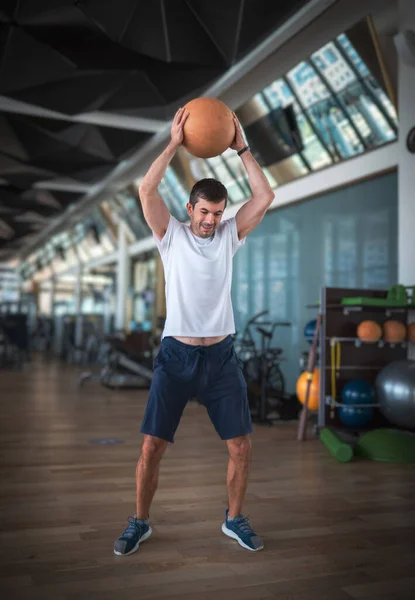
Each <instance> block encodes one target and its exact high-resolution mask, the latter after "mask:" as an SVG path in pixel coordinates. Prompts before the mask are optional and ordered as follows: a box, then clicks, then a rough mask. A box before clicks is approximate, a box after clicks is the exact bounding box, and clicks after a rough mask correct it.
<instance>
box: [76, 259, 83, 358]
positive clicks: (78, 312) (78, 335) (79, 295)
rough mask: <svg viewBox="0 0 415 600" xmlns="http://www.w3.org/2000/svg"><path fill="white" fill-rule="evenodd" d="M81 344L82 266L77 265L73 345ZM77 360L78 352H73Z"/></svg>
mask: <svg viewBox="0 0 415 600" xmlns="http://www.w3.org/2000/svg"><path fill="white" fill-rule="evenodd" d="M81 345H82V267H81V265H78V268H77V271H76V280H75V346H76V347H77V348H79V347H80V346H81ZM75 355H76V360H78V356H77V355H78V352H76V353H75Z"/></svg>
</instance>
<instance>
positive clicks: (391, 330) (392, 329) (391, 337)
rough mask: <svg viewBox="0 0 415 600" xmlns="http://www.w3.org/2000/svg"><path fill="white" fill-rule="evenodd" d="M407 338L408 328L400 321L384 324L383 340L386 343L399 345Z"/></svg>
mask: <svg viewBox="0 0 415 600" xmlns="http://www.w3.org/2000/svg"><path fill="white" fill-rule="evenodd" d="M405 338H406V327H405V325H404V324H403V323H400V322H399V321H394V320H393V319H390V320H389V321H385V323H384V324H383V339H384V340H385V342H390V343H392V344H399V343H400V342H403V340H404V339H405Z"/></svg>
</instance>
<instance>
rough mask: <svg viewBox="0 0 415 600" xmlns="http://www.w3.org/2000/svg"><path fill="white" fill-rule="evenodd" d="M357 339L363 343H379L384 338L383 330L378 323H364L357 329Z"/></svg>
mask: <svg viewBox="0 0 415 600" xmlns="http://www.w3.org/2000/svg"><path fill="white" fill-rule="evenodd" d="M357 337H358V338H359V340H362V342H372V343H373V342H377V341H378V340H380V338H381V337H382V328H381V326H380V325H379V323H376V321H362V322H361V323H359V325H358V327H357Z"/></svg>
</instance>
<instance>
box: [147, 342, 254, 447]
mask: <svg viewBox="0 0 415 600" xmlns="http://www.w3.org/2000/svg"><path fill="white" fill-rule="evenodd" d="M193 397H197V399H198V400H199V402H200V403H201V404H203V405H204V406H205V407H206V409H207V412H208V414H209V417H210V419H211V421H212V423H213V425H214V427H215V429H216V431H217V433H218V434H219V436H220V437H221V438H222V439H223V440H229V439H232V438H235V437H238V436H241V435H248V434H250V433H251V432H252V421H251V415H250V412H249V406H248V398H247V393H246V382H245V379H244V376H243V373H242V363H241V361H240V360H239V359H238V357H237V356H236V353H235V349H234V346H233V340H232V338H231V336H228V337H227V338H225V339H224V340H222V341H221V342H219V343H218V344H213V345H212V346H189V345H187V344H183V343H182V342H179V341H178V340H176V339H175V338H173V337H166V338H164V339H163V341H162V343H161V347H160V350H159V352H158V354H157V357H156V358H155V360H154V374H153V380H152V383H151V388H150V395H149V398H148V402H147V407H146V411H145V414H144V419H143V424H142V426H141V433H145V434H148V435H152V436H155V437H158V438H161V439H163V440H167V441H168V442H174V434H175V433H176V429H177V427H178V425H179V423H180V419H181V416H182V414H183V411H184V408H185V406H186V404H187V402H188V400H189V399H190V398H193Z"/></svg>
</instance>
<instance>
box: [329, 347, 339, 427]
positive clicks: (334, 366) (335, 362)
mask: <svg viewBox="0 0 415 600" xmlns="http://www.w3.org/2000/svg"><path fill="white" fill-rule="evenodd" d="M340 355H341V345H340V342H339V341H338V340H336V338H333V339H331V340H330V358H331V360H330V372H331V401H330V418H331V419H334V416H335V410H334V407H335V406H336V396H337V386H336V381H337V377H338V376H339V371H340Z"/></svg>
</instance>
